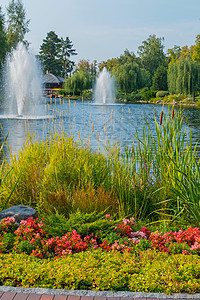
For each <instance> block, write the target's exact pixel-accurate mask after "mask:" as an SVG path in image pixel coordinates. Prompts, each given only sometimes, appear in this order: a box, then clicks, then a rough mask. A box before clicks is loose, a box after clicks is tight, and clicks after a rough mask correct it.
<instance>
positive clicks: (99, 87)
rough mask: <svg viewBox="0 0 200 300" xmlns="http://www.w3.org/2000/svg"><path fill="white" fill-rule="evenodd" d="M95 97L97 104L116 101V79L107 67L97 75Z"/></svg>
mask: <svg viewBox="0 0 200 300" xmlns="http://www.w3.org/2000/svg"><path fill="white" fill-rule="evenodd" d="M94 97H95V103H97V104H107V103H114V100H115V91H114V80H113V78H112V77H111V75H110V73H109V72H108V71H107V69H106V68H103V71H102V72H101V73H100V74H99V76H98V77H97V80H96V85H95V96H94Z"/></svg>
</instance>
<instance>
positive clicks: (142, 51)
mask: <svg viewBox="0 0 200 300" xmlns="http://www.w3.org/2000/svg"><path fill="white" fill-rule="evenodd" d="M163 41H164V38H157V37H156V35H155V34H153V35H150V36H149V37H148V39H147V40H146V41H143V42H142V45H141V46H139V47H138V54H139V57H140V58H141V62H142V65H143V67H144V68H145V69H146V70H147V71H149V73H150V74H151V76H153V75H154V73H155V72H156V70H157V68H158V67H159V66H162V65H165V54H164V45H163Z"/></svg>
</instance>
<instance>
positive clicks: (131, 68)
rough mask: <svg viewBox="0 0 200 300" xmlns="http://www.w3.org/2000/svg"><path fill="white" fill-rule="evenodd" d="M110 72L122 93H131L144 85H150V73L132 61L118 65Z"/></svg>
mask: <svg viewBox="0 0 200 300" xmlns="http://www.w3.org/2000/svg"><path fill="white" fill-rule="evenodd" d="M112 74H113V75H114V76H115V78H116V81H117V82H118V84H119V88H120V90H121V91H122V92H124V93H131V92H133V91H136V90H138V89H141V88H143V87H144V86H149V85H150V82H151V81H150V74H149V72H148V71H146V70H144V69H141V68H140V67H139V65H138V64H137V63H136V62H134V61H132V62H127V63H125V64H122V65H120V66H119V67H118V68H117V69H115V70H114V71H113V72H112Z"/></svg>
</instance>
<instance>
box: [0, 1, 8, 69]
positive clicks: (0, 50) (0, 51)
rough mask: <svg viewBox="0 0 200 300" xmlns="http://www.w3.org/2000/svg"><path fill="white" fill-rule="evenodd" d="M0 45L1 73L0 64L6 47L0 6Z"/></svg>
mask: <svg viewBox="0 0 200 300" xmlns="http://www.w3.org/2000/svg"><path fill="white" fill-rule="evenodd" d="M0 45H1V47H0V71H1V63H2V62H3V60H4V58H5V56H6V47H7V41H6V30H5V21H4V15H3V13H2V10H1V6H0Z"/></svg>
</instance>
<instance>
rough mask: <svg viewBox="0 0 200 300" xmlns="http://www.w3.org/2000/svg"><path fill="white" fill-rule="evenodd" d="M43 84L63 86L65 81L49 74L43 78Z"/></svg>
mask: <svg viewBox="0 0 200 300" xmlns="http://www.w3.org/2000/svg"><path fill="white" fill-rule="evenodd" d="M42 81H43V84H47V83H51V84H62V83H63V82H64V81H65V79H64V78H63V77H60V76H56V75H53V74H51V73H47V74H45V75H44V76H43V80H42Z"/></svg>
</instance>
